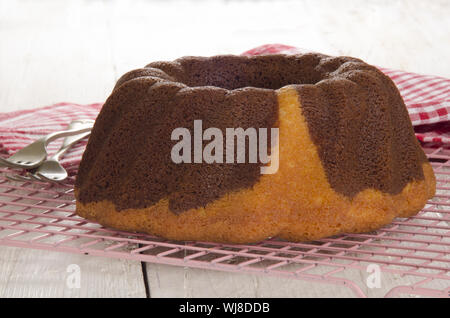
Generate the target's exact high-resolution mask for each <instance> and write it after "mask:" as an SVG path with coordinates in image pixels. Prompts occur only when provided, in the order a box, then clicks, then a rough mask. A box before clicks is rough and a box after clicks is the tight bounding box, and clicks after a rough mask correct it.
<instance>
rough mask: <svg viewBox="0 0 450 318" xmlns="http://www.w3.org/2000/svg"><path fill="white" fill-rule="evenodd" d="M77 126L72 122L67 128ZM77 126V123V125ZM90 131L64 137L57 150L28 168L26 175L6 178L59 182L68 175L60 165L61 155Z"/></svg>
mask: <svg viewBox="0 0 450 318" xmlns="http://www.w3.org/2000/svg"><path fill="white" fill-rule="evenodd" d="M76 126H77V123H76V122H72V123H71V124H70V125H69V129H73V128H75V127H76ZM78 126H79V125H78ZM90 134H91V132H90V131H89V132H85V133H82V134H80V135H74V136H69V137H66V138H65V139H64V141H63V144H62V145H61V147H60V148H59V149H58V151H57V152H56V153H55V154H53V155H52V156H51V157H50V158H48V159H47V160H45V161H44V162H43V163H42V164H41V165H40V166H39V167H38V168H36V169H32V170H30V171H29V172H28V173H27V175H26V176H22V175H15V176H7V178H8V179H10V180H14V181H32V180H37V181H53V182H60V181H63V180H65V179H66V178H67V177H68V174H67V171H66V169H64V167H62V166H61V164H60V163H59V160H60V159H61V158H62V156H63V155H64V154H65V153H66V152H67V151H68V150H69V149H70V148H71V147H72V146H73V145H75V144H76V143H77V142H79V141H80V140H82V139H84V138H86V137H87V136H89V135H90Z"/></svg>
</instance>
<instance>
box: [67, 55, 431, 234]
mask: <svg viewBox="0 0 450 318" xmlns="http://www.w3.org/2000/svg"><path fill="white" fill-rule="evenodd" d="M196 120H197V121H198V120H201V122H202V129H203V131H205V130H206V129H208V128H218V129H220V130H221V131H223V134H224V135H225V134H226V129H227V128H230V127H232V128H237V127H241V128H243V129H247V128H255V129H256V130H257V131H259V130H258V129H259V128H267V129H269V130H270V128H278V130H279V135H278V143H277V147H276V148H273V149H269V154H271V155H276V156H277V158H278V161H279V167H278V170H277V171H276V173H273V174H261V167H263V166H265V165H267V164H264V163H260V162H259V163H248V162H247V163H236V162H234V163H226V162H224V163H205V162H198V163H196V162H192V163H181V164H180V163H175V162H174V161H173V160H172V158H171V150H172V147H173V146H174V144H175V143H176V141H173V140H172V139H171V134H172V132H173V131H174V129H176V128H179V127H186V128H187V129H189V130H190V131H191V132H192V135H194V134H195V132H194V128H193V127H194V121H196ZM269 137H270V135H269ZM203 143H204V144H203V145H205V144H207V142H206V141H204V142H203ZM223 151H224V153H225V152H226V149H225V145H224V149H223ZM275 152H276V153H275ZM248 157H249V154H248V153H246V158H248ZM434 192H435V177H434V174H433V171H432V169H431V166H430V164H429V163H428V161H427V159H426V156H425V154H424V152H423V150H422V149H421V147H420V144H419V143H418V141H417V140H416V138H415V136H414V132H413V129H412V125H411V122H410V120H409V117H408V113H407V110H406V107H405V105H404V102H403V100H402V98H401V96H400V94H399V92H398V90H397V88H396V87H395V85H394V83H393V82H392V81H391V80H390V79H389V78H388V77H387V76H385V75H384V74H383V73H382V72H380V71H379V70H378V69H377V68H375V67H373V66H370V65H368V64H366V63H364V62H362V61H361V60H358V59H355V58H351V57H330V56H326V55H321V54H315V53H314V54H312V53H311V54H302V55H263V56H256V57H246V56H230V55H223V56H214V57H208V58H206V57H184V58H180V59H178V60H175V61H173V62H155V63H151V64H149V65H147V66H146V67H144V68H142V69H138V70H134V71H131V72H129V73H127V74H125V75H123V76H122V77H121V78H120V79H119V81H118V82H117V84H116V86H115V88H114V90H113V92H112V93H111V96H110V97H109V98H108V100H107V101H106V103H105V105H104V106H103V108H102V110H101V112H100V114H99V116H98V118H97V120H96V123H95V126H94V128H93V130H92V134H91V137H90V139H89V142H88V145H87V148H86V151H85V153H84V155H83V159H82V162H81V164H80V168H79V172H78V176H77V181H76V186H75V193H76V198H77V213H78V214H79V215H81V216H83V217H86V218H88V219H93V220H96V221H98V222H100V223H101V224H104V225H107V226H112V227H115V228H118V229H122V230H129V231H139V232H146V233H150V234H155V235H159V236H163V237H166V238H170V239H177V240H209V241H219V242H254V241H259V240H262V239H265V238H268V237H273V236H278V237H281V238H285V239H289V240H294V241H301V240H311V239H317V238H321V237H326V236H330V235H335V234H338V233H342V232H362V231H370V230H374V229H377V228H379V227H380V226H382V225H385V224H387V223H389V222H391V221H392V219H393V218H395V217H397V216H401V217H406V216H411V215H413V214H415V213H417V212H418V211H419V210H420V209H421V208H422V207H423V206H424V204H425V202H426V200H427V199H429V198H431V197H432V196H433V195H434Z"/></svg>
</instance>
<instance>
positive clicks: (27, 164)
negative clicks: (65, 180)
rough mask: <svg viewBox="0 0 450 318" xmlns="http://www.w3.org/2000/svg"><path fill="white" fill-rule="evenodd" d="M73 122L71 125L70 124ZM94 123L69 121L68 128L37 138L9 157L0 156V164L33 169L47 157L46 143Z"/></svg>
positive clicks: (74, 133)
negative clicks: (69, 126) (70, 126)
mask: <svg viewBox="0 0 450 318" xmlns="http://www.w3.org/2000/svg"><path fill="white" fill-rule="evenodd" d="M72 124H73V125H72ZM93 124H94V121H93V120H76V121H73V122H72V123H71V125H72V127H75V128H70V129H68V130H64V131H58V132H54V133H51V134H48V135H47V136H45V137H42V138H39V139H38V140H36V141H35V142H33V143H31V144H30V145H28V146H26V147H25V148H23V149H21V150H19V151H17V152H16V153H15V154H14V155H12V156H10V157H9V158H6V159H5V158H1V157H0V166H4V167H8V168H21V169H33V168H36V167H38V166H39V165H41V164H42V163H43V162H44V161H45V160H46V158H47V148H46V147H47V145H48V144H49V143H50V142H52V141H54V140H56V139H58V138H61V137H68V136H74V135H79V134H82V133H86V132H90V131H91V129H92V126H93Z"/></svg>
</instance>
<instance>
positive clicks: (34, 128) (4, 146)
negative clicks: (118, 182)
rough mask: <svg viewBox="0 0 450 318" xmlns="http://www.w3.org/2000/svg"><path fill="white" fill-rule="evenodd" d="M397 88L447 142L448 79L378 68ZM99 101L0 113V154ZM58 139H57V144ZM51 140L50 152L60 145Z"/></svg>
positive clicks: (434, 139) (422, 131)
mask: <svg viewBox="0 0 450 318" xmlns="http://www.w3.org/2000/svg"><path fill="white" fill-rule="evenodd" d="M305 52H307V51H306V50H302V49H298V48H295V47H292V46H287V45H281V44H270V45H263V46H259V47H257V48H254V49H252V50H249V51H247V52H245V53H243V54H244V55H258V54H268V53H285V54H295V53H305ZM380 70H381V71H383V72H384V73H385V74H386V75H388V76H389V77H390V78H392V80H393V81H394V82H395V84H396V85H397V87H398V88H399V90H400V93H401V95H402V96H403V99H404V100H405V104H406V106H407V108H408V112H409V116H410V118H411V121H412V123H413V125H414V129H415V132H416V136H417V138H418V139H419V140H420V141H422V142H427V143H430V142H431V143H441V144H450V120H449V119H450V115H449V114H450V80H448V79H446V78H442V77H437V76H431V75H419V74H414V73H408V72H404V71H397V70H391V69H386V68H381V67H380ZM101 106H102V103H96V104H89V105H78V104H72V103H59V104H56V105H52V106H47V107H43V108H38V109H32V110H23V111H17V112H12V113H3V114H2V113H0V154H2V153H3V154H11V153H14V152H15V151H17V150H18V149H20V148H22V147H24V146H25V145H27V144H29V143H30V142H32V141H33V140H35V139H37V138H38V137H40V136H42V135H45V134H48V133H50V132H52V131H56V130H61V129H65V128H66V127H67V124H68V123H69V122H70V121H71V120H73V119H95V117H96V116H97V114H98V112H99V111H100V108H101ZM60 142H61V141H59V143H60ZM59 143H58V142H54V143H51V144H50V146H49V152H50V153H52V152H53V151H55V150H56V149H57V148H58V147H59ZM85 144H86V141H84V142H80V143H79V144H77V145H76V146H75V147H74V148H73V149H72V150H71V151H70V152H69V153H68V154H67V155H66V156H65V158H64V159H63V164H64V165H65V166H66V167H69V166H73V167H76V166H77V164H78V163H79V160H80V158H81V154H82V152H83V150H84V146H85Z"/></svg>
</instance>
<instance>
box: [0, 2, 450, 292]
mask: <svg viewBox="0 0 450 318" xmlns="http://www.w3.org/2000/svg"><path fill="white" fill-rule="evenodd" d="M449 17H450V1H445V0H442V1H421V0H417V1H414V0H409V1H407V0H405V1H359V0H355V1H334V0H329V1H328V0H320V1H317V0H314V1H306V0H305V1H280V2H274V1H255V2H253V1H246V2H242V3H240V2H238V1H198V2H197V1H195V2H194V1H183V2H181V1H180V2H176V1H168V2H164V1H155V2H152V1H64V2H63V1H57V0H46V1H10V0H0V111H1V112H6V111H13V110H18V109H25V108H32V107H38V106H44V105H49V104H52V103H56V102H61V101H70V102H76V103H91V102H99V101H104V100H105V98H106V97H107V96H108V94H109V93H110V91H111V89H112V87H113V85H114V82H115V81H116V80H117V78H118V77H119V76H120V75H121V74H122V73H124V72H126V71H128V70H131V69H133V68H138V67H141V66H143V65H145V64H147V63H149V62H151V61H154V60H170V59H174V58H177V57H180V56H183V55H214V54H220V53H235V54H238V53H241V52H243V51H245V50H247V49H250V48H252V47H254V46H258V45H261V44H266V43H284V44H289V45H293V46H298V47H302V48H306V49H310V50H313V51H318V52H323V53H327V54H331V55H351V56H355V57H359V58H362V59H364V60H365V61H367V62H369V63H372V64H375V65H379V66H384V67H390V68H397V69H404V70H408V71H412V72H418V73H425V74H435V75H441V76H444V77H450V62H449V57H450V18H449ZM70 264H77V265H78V266H79V267H80V269H81V285H80V288H75V289H70V288H68V287H67V284H66V280H67V277H68V275H69V273H68V272H67V268H68V266H69V265H70ZM347 275H348V278H350V279H352V280H354V281H356V282H358V281H365V277H366V275H367V273H363V272H353V273H351V272H349V273H347ZM398 279H399V278H398V277H385V279H384V281H383V286H382V288H381V289H368V288H367V289H366V290H365V292H366V293H367V294H368V295H369V296H381V295H384V293H386V291H387V290H389V289H390V288H392V287H393V286H395V284H398V283H399V281H398ZM148 295H150V296H151V297H202V296H203V297H215V296H218V297H254V296H255V297H299V296H332V297H333V296H353V293H352V292H351V291H350V290H348V289H346V288H345V287H336V286H332V285H324V284H317V283H311V282H305V281H298V280H289V279H280V278H275V277H265V276H264V277H263V276H253V275H245V274H230V273H224V272H215V271H207V270H198V269H190V268H181V267H173V266H165V265H155V264H148V263H147V264H141V263H139V262H134V261H127V260H116V259H105V258H100V257H92V256H82V255H73V254H64V253H56V252H48V251H37V250H29V249H19V248H12V247H2V246H0V297H11V296H15V297H80V296H81V297H83V296H84V297H123V296H126V297H146V296H148Z"/></svg>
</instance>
